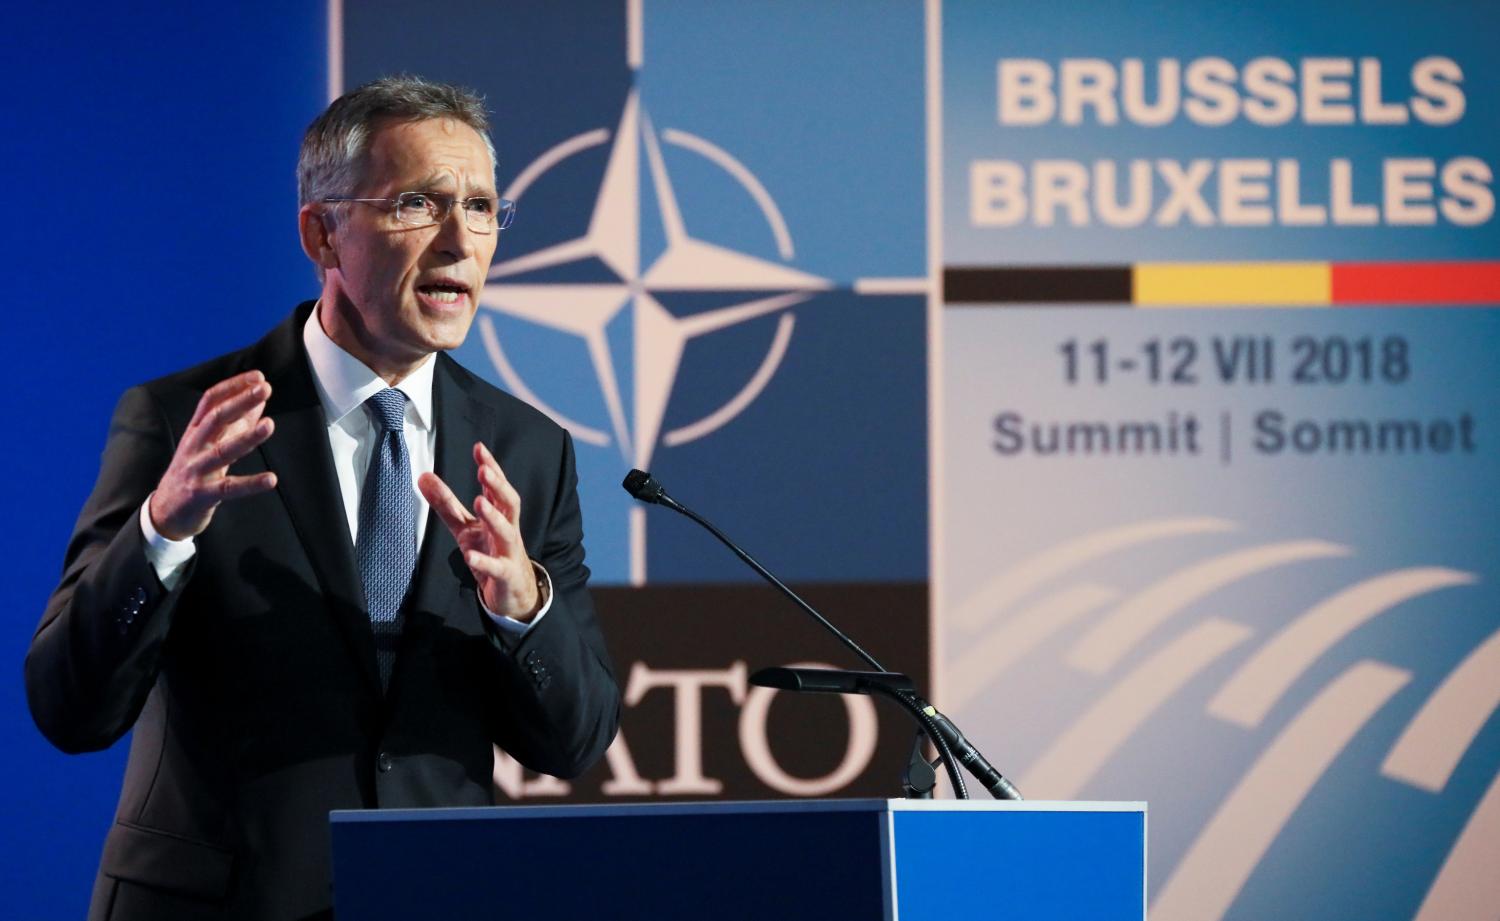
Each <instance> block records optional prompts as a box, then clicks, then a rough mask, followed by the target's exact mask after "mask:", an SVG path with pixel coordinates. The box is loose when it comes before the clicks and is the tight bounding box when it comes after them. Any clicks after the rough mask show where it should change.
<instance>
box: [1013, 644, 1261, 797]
mask: <svg viewBox="0 0 1500 921" xmlns="http://www.w3.org/2000/svg"><path fill="white" fill-rule="evenodd" d="M1250 632H1251V631H1250V628H1249V627H1246V626H1243V625H1241V624H1236V623H1231V622H1229V621H1227V620H1219V619H1217V618H1210V619H1208V620H1205V621H1202V622H1201V623H1199V624H1198V625H1197V626H1196V627H1193V628H1192V629H1190V630H1188V631H1187V632H1186V633H1184V634H1183V635H1181V636H1179V637H1178V638H1177V639H1175V640H1173V641H1172V642H1171V643H1168V644H1167V645H1166V646H1164V647H1162V648H1161V649H1160V650H1159V651H1157V652H1156V653H1155V654H1153V655H1151V656H1150V657H1149V658H1147V659H1146V660H1145V661H1144V662H1142V663H1141V664H1140V665H1138V666H1136V667H1135V668H1134V669H1133V670H1132V671H1131V672H1130V673H1129V674H1128V675H1126V676H1125V677H1124V678H1122V679H1120V681H1119V683H1117V684H1116V685H1115V686H1114V687H1113V688H1111V689H1110V690H1109V691H1108V692H1107V693H1105V695H1104V696H1103V697H1100V698H1099V699H1098V700H1097V701H1096V702H1095V703H1094V705H1093V706H1091V707H1089V709H1088V712H1086V713H1084V715H1083V716H1082V717H1080V718H1079V719H1078V720H1077V721H1076V722H1074V723H1073V725H1071V726H1069V727H1068V728H1067V729H1066V730H1064V731H1063V733H1062V735H1060V736H1058V737H1057V740H1056V741H1055V742H1053V743H1052V745H1051V747H1049V748H1048V749H1047V750H1046V751H1045V752H1044V753H1043V754H1042V756H1041V757H1040V758H1039V759H1037V762H1036V763H1035V764H1033V765H1032V766H1031V767H1030V769H1028V770H1027V772H1026V775H1025V777H1024V778H1023V779H1022V781H1021V789H1023V790H1025V791H1026V792H1027V794H1028V795H1030V796H1033V797H1040V798H1041V799H1073V798H1075V797H1077V796H1078V793H1079V791H1081V790H1082V789H1083V786H1084V784H1086V783H1088V782H1089V781H1090V780H1092V779H1093V777H1094V775H1095V774H1097V773H1098V772H1099V771H1100V770H1101V769H1103V767H1104V765H1105V763H1106V762H1108V761H1109V759H1110V757H1111V756H1113V755H1114V753H1115V752H1116V751H1117V750H1118V749H1119V747H1120V746H1121V745H1123V744H1124V743H1125V740H1126V739H1128V738H1130V736H1131V735H1133V734H1134V733H1135V731H1136V730H1137V729H1139V728H1140V727H1141V725H1142V724H1143V723H1145V722H1146V720H1147V719H1149V718H1150V717H1151V714H1153V713H1155V712H1156V710H1157V708H1159V707H1160V706H1161V705H1162V704H1163V703H1166V701H1167V700H1168V698H1170V697H1171V696H1172V695H1173V694H1176V693H1177V692H1178V691H1180V690H1181V689H1182V687H1183V686H1184V685H1185V684H1187V683H1188V682H1189V681H1190V680H1192V678H1193V677H1194V676H1195V675H1197V674H1198V673H1199V672H1201V671H1203V669H1205V668H1207V667H1208V666H1209V665H1211V664H1212V663H1213V662H1214V661H1215V660H1217V659H1218V658H1219V657H1220V656H1222V655H1223V654H1224V653H1226V652H1228V651H1229V650H1231V649H1233V648H1234V647H1235V646H1238V645H1239V644H1240V643H1242V642H1244V641H1245V639H1246V638H1247V637H1249V636H1250Z"/></svg>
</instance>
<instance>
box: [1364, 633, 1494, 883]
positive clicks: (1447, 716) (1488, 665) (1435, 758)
mask: <svg viewBox="0 0 1500 921" xmlns="http://www.w3.org/2000/svg"><path fill="white" fill-rule="evenodd" d="M1496 708H1500V631H1496V632H1494V633H1492V634H1490V637H1489V639H1487V640H1485V641H1484V642H1483V643H1481V644H1480V645H1479V646H1478V648H1476V649H1475V650H1474V651H1473V652H1471V653H1469V655H1468V656H1466V657H1465V658H1464V660H1463V661H1462V662H1460V663H1459V665H1458V667H1457V668H1455V669H1454V670H1453V671H1451V672H1449V673H1448V677H1447V678H1445V679H1443V683H1442V684H1440V685H1438V688H1437V690H1436V691H1433V692H1432V696H1431V697H1429V698H1427V702H1426V703H1424V704H1423V705H1422V709H1421V710H1418V711H1417V715H1416V716H1414V717H1412V721H1411V722H1410V723H1408V724H1407V726H1406V731H1405V732H1403V733H1401V738H1399V739H1397V740H1396V744H1395V745H1394V746H1392V748H1391V753H1390V754H1389V755H1387V756H1386V759H1385V763H1384V764H1383V765H1381V766H1380V773H1382V774H1384V775H1385V776H1386V777H1390V778H1392V779H1395V780H1401V781H1405V782H1406V783H1409V784H1411V785H1412V786H1414V787H1420V788H1422V789H1423V790H1427V791H1430V792H1432V793H1437V792H1440V791H1441V790H1442V789H1443V787H1444V786H1446V785H1447V783H1448V778H1449V777H1451V776H1452V775H1453V769H1454V768H1456V767H1458V762H1459V759H1460V758H1462V757H1463V755H1464V752H1466V751H1468V750H1469V745H1470V744H1472V743H1473V741H1474V739H1475V737H1477V736H1478V735H1479V732H1480V730H1482V729H1483V728H1484V724H1485V723H1486V722H1487V721H1488V720H1489V718H1490V714H1492V713H1494V712H1495V710H1496ZM1497 831H1500V830H1497ZM1491 853H1500V850H1497V851H1492V852H1491ZM1491 904H1492V905H1500V899H1497V900H1496V901H1494V902H1491Z"/></svg>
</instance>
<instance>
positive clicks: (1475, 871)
mask: <svg viewBox="0 0 1500 921" xmlns="http://www.w3.org/2000/svg"><path fill="white" fill-rule="evenodd" d="M1497 853H1500V776H1497V777H1496V778H1495V779H1494V781H1493V782H1492V783H1491V784H1490V788H1489V789H1488V790H1486V791H1485V793H1484V798H1483V799H1481V800H1480V801H1479V807H1478V808H1476V809H1475V810H1474V814H1473V815H1471V816H1469V821H1468V823H1467V824H1466V825H1464V830H1463V831H1462V832H1460V833H1459V836H1458V841H1457V842H1456V843H1455V844H1454V845H1453V850H1452V851H1450V852H1449V853H1448V859H1447V860H1446V861H1445V862H1444V863H1443V868H1442V870H1440V871H1439V872H1438V876H1437V879H1436V880H1435V881H1434V882H1433V884H1432V888H1430V889H1428V890H1427V897H1426V898H1424V899H1423V900H1422V907H1421V908H1419V909H1418V910H1417V917H1416V921H1470V919H1473V918H1485V917H1491V918H1492V917H1494V916H1495V906H1496V905H1500V873H1496V872H1495V855H1496V854H1497Z"/></svg>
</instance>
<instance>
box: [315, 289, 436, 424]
mask: <svg viewBox="0 0 1500 921" xmlns="http://www.w3.org/2000/svg"><path fill="white" fill-rule="evenodd" d="M321 308H322V302H321V301H319V302H318V304H317V305H316V306H314V307H313V311H312V315H311V316H309V317H308V318H307V322H306V323H305V324H303V326H302V345H303V347H305V348H306V349H307V360H308V363H309V364H311V365H312V372H313V383H314V384H315V385H317V388H318V399H319V400H321V401H322V403H323V412H324V413H325V414H326V415H327V417H328V424H329V425H335V424H337V423H338V421H339V420H341V419H343V418H344V417H345V416H347V415H348V414H349V413H351V412H353V411H354V410H356V409H358V408H359V407H361V406H363V405H364V402H365V401H366V400H368V399H369V398H370V397H372V396H374V395H375V394H377V393H379V392H380V391H382V390H384V389H385V388H386V386H387V385H386V382H385V380H384V379H383V378H382V377H381V376H380V375H378V374H376V373H375V372H374V371H372V370H370V369H369V367H367V366H366V365H365V363H364V362H362V361H360V360H359V359H358V358H355V357H354V356H353V355H350V354H349V353H348V352H346V351H344V350H343V348H341V347H340V346H339V345H338V343H336V342H334V341H333V340H332V339H330V338H328V333H326V332H324V330H323V324H322V323H321V322H320V321H319V320H318V311H319V310H320V309H321ZM436 366H437V362H435V361H433V358H432V356H431V355H428V356H427V360H426V361H424V362H422V364H421V366H420V367H418V368H417V369H416V370H415V371H413V372H412V373H411V374H409V375H407V376H406V378H405V379H404V380H402V381H401V383H399V384H397V385H396V389H397V390H400V391H401V392H402V393H404V394H406V400H407V403H406V405H407V408H408V409H409V410H411V412H412V419H413V421H414V422H415V423H416V426H417V428H420V429H424V430H428V431H430V430H431V429H432V371H433V368H435V367H436Z"/></svg>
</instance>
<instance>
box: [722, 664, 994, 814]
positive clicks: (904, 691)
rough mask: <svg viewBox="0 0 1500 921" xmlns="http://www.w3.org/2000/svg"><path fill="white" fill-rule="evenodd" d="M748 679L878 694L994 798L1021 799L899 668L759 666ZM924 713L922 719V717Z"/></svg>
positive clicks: (820, 690) (761, 684)
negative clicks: (925, 729)
mask: <svg viewBox="0 0 1500 921" xmlns="http://www.w3.org/2000/svg"><path fill="white" fill-rule="evenodd" d="M750 683H751V684H753V685H756V686H758V687H763V688H775V689H777V690H780V691H809V692H815V693H829V694H881V695H884V696H886V697H890V698H892V699H894V700H896V701H898V702H900V703H901V704H902V706H905V707H906V708H907V709H908V710H910V711H911V712H912V715H913V716H915V717H916V718H917V721H918V722H919V723H921V724H922V725H923V726H930V728H931V729H932V730H935V731H936V733H937V735H938V736H940V737H941V738H942V741H943V742H946V743H947V745H948V747H949V748H951V749H952V750H953V753H954V754H956V755H957V756H958V763H959V764H962V765H963V766H964V768H965V769H966V770H968V772H969V773H970V774H973V775H974V777H975V778H976V779H977V780H978V781H979V782H980V784H982V785H983V786H984V788H985V789H986V790H988V791H989V792H990V795H991V796H993V797H994V798H995V799H1021V798H1022V797H1021V791H1020V790H1017V789H1016V787H1015V785H1014V784H1012V783H1011V782H1010V781H1009V780H1006V779H1005V777H1004V776H1003V775H1001V773H1000V772H999V771H997V770H995V768H994V766H993V765H991V764H990V763H989V761H987V760H985V757H984V755H981V754H980V753H979V749H977V748H975V747H974V746H973V744H972V743H970V742H969V740H968V739H966V738H964V734H963V733H962V732H959V731H958V727H957V726H955V725H953V723H952V721H950V720H949V719H948V717H946V716H944V715H943V714H942V713H940V712H938V709H937V708H936V707H934V706H933V705H932V704H930V703H928V702H927V701H925V700H923V699H922V698H921V697H918V696H917V693H916V690H915V689H914V688H913V687H912V683H911V679H910V678H908V677H906V676H905V675H903V674H900V673H899V672H855V671H840V670H837V669H828V668H780V667H778V668H763V669H761V670H760V671H758V672H756V673H755V674H753V675H751V676H750ZM923 717H925V719H924V718H923Z"/></svg>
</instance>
